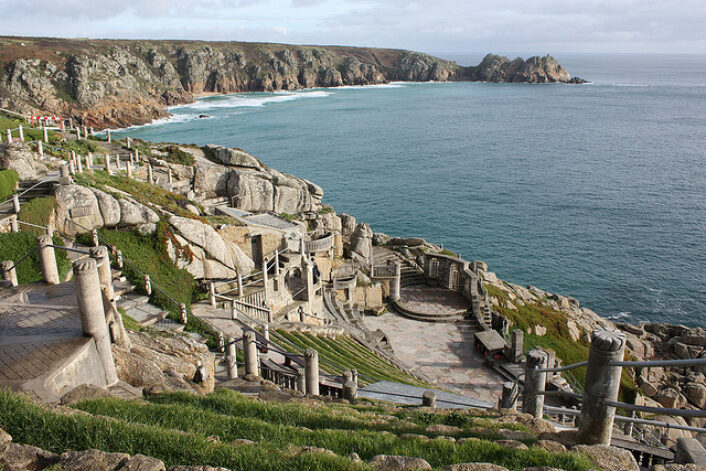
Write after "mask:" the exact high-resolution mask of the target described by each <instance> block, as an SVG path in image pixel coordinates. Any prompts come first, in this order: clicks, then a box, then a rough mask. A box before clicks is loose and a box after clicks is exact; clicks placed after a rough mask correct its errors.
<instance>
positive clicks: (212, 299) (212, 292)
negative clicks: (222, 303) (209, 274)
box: [208, 281, 216, 307]
mask: <svg viewBox="0 0 706 471" xmlns="http://www.w3.org/2000/svg"><path fill="white" fill-rule="evenodd" d="M208 302H209V303H211V307H216V285H215V284H213V281H209V282H208Z"/></svg>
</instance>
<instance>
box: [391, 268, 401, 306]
mask: <svg viewBox="0 0 706 471" xmlns="http://www.w3.org/2000/svg"><path fill="white" fill-rule="evenodd" d="M401 283H402V266H401V265H400V263H399V262H397V263H395V277H394V278H393V279H392V280H390V298H392V300H393V301H398V300H399V299H400V285H401Z"/></svg>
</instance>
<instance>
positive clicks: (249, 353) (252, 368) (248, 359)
mask: <svg viewBox="0 0 706 471" xmlns="http://www.w3.org/2000/svg"><path fill="white" fill-rule="evenodd" d="M243 341H244V342H245V349H244V352H245V374H246V375H253V376H260V374H259V371H258V367H257V363H258V361H257V344H256V343H255V332H253V331H252V330H249V331H247V332H245V334H244V335H243Z"/></svg>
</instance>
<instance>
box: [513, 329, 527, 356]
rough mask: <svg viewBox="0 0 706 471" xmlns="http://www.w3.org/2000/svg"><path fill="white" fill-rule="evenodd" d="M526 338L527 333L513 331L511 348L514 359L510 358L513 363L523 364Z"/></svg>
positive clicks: (517, 330)
mask: <svg viewBox="0 0 706 471" xmlns="http://www.w3.org/2000/svg"><path fill="white" fill-rule="evenodd" d="M524 338H525V333H524V332H523V331H521V330H520V329H515V330H513V331H512V340H511V346H510V348H511V355H512V358H510V361H512V362H513V363H520V362H522V354H523V351H524Z"/></svg>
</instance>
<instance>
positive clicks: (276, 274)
mask: <svg viewBox="0 0 706 471" xmlns="http://www.w3.org/2000/svg"><path fill="white" fill-rule="evenodd" d="M275 276H277V277H279V250H275Z"/></svg>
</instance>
